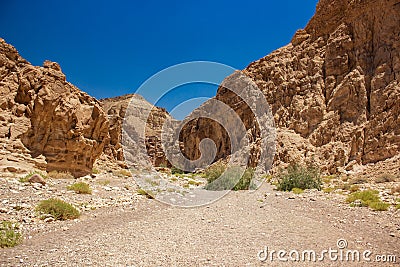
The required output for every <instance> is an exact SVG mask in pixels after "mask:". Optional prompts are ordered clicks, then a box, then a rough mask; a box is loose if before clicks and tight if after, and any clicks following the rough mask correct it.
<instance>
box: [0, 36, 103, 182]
mask: <svg viewBox="0 0 400 267" xmlns="http://www.w3.org/2000/svg"><path fill="white" fill-rule="evenodd" d="M0 111H1V112H0V121H1V126H0V140H1V150H0V157H1V158H0V161H1V166H2V167H3V169H5V170H10V169H9V168H10V167H11V168H14V171H18V170H20V171H24V168H25V170H26V169H29V168H33V167H36V168H42V169H46V170H47V171H51V170H57V171H68V172H71V173H72V174H73V175H75V176H81V175H85V174H88V173H91V171H92V166H93V163H94V161H95V160H96V158H98V157H99V156H100V154H101V153H102V152H103V148H104V146H105V144H107V143H108V141H109V133H108V126H109V123H108V119H107V117H106V114H105V113H104V112H103V110H102V108H101V106H100V104H99V103H98V101H97V100H96V99H94V98H93V97H91V96H89V95H87V94H86V93H84V92H82V91H80V90H79V89H78V88H76V87H75V86H73V85H72V84H71V83H69V82H67V81H66V78H65V75H64V74H63V73H62V72H61V68H60V66H59V65H58V64H57V63H55V62H50V61H45V62H44V64H43V66H42V67H35V66H32V65H31V64H30V63H29V62H27V61H26V60H24V59H23V58H22V57H21V56H20V55H19V54H18V52H17V50H16V49H15V48H14V47H13V46H11V45H9V44H7V43H6V42H5V41H4V40H3V39H0ZM19 163H21V164H19ZM24 164H25V167H24ZM26 164H28V165H26Z"/></svg>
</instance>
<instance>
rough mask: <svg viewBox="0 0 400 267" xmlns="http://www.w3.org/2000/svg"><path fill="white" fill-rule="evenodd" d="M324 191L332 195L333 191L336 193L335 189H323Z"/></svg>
mask: <svg viewBox="0 0 400 267" xmlns="http://www.w3.org/2000/svg"><path fill="white" fill-rule="evenodd" d="M322 191H324V192H325V193H328V194H329V193H332V192H333V191H335V188H333V187H325V188H324V189H322Z"/></svg>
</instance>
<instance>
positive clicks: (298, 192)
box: [292, 188, 304, 195]
mask: <svg viewBox="0 0 400 267" xmlns="http://www.w3.org/2000/svg"><path fill="white" fill-rule="evenodd" d="M292 192H293V193H295V194H296V195H298V194H302V193H303V192H304V190H303V189H300V188H293V189H292Z"/></svg>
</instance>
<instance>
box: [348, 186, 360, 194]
mask: <svg viewBox="0 0 400 267" xmlns="http://www.w3.org/2000/svg"><path fill="white" fill-rule="evenodd" d="M349 190H350V192H352V193H354V192H357V191H359V190H360V187H359V186H358V185H356V184H353V185H352V186H350V189H349Z"/></svg>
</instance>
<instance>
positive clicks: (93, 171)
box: [92, 168, 100, 174]
mask: <svg viewBox="0 0 400 267" xmlns="http://www.w3.org/2000/svg"><path fill="white" fill-rule="evenodd" d="M92 173H93V174H100V170H99V169H96V168H93V169H92Z"/></svg>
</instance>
